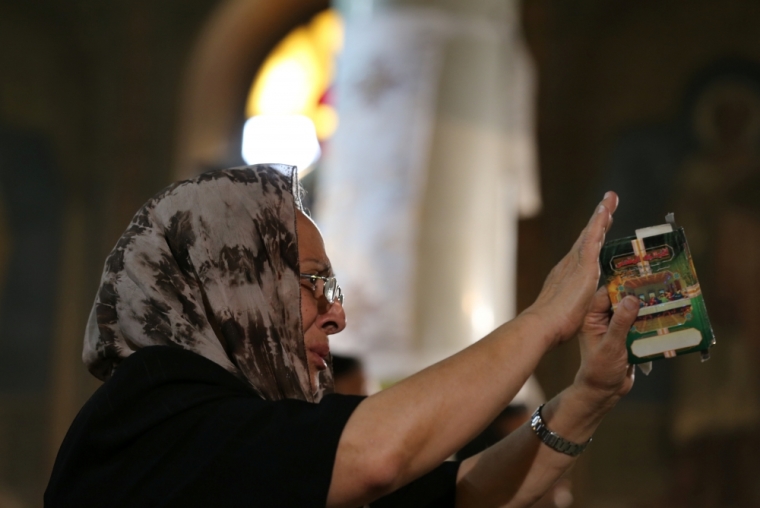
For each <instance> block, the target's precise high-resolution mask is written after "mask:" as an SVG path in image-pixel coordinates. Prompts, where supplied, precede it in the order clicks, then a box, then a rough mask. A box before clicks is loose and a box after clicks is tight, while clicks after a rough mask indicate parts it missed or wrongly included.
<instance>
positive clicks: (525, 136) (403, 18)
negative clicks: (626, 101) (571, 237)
mask: <svg viewBox="0 0 760 508" xmlns="http://www.w3.org/2000/svg"><path fill="white" fill-rule="evenodd" d="M338 7H339V8H341V10H342V12H343V15H344V17H345V21H346V40H345V49H344V53H343V55H342V60H341V62H340V70H339V76H338V82H337V107H338V113H339V116H340V126H339V128H338V131H337V133H336V135H335V137H334V138H333V141H332V142H331V145H330V147H329V148H328V153H327V156H326V160H325V163H324V165H323V167H322V169H321V174H320V180H319V184H320V186H319V190H318V196H319V202H318V205H317V210H316V218H317V221H318V223H319V224H320V226H321V227H322V229H323V233H324V235H325V240H326V243H327V250H328V254H329V255H330V257H331V258H332V261H333V265H334V267H335V269H336V273H337V275H338V276H339V280H340V281H341V284H342V285H343V287H344V289H345V293H346V311H347V314H348V321H349V325H348V328H347V329H346V331H344V332H343V333H342V334H341V335H339V336H336V337H335V338H334V339H333V347H334V350H335V351H338V352H341V351H342V352H348V353H353V354H359V355H361V356H362V357H363V358H364V359H365V362H366V363H367V365H368V368H369V370H370V373H371V374H373V375H375V376H376V377H379V378H380V379H381V380H393V379H398V378H400V377H403V376H406V375H408V374H410V373H412V372H414V371H416V370H418V369H420V368H421V367H424V366H425V365H427V364H429V363H431V362H433V361H436V360H439V359H441V358H443V357H445V356H448V355H450V354H452V353H454V352H456V351H458V350H460V349H462V348H463V347H465V346H467V345H468V344H470V343H471V342H472V341H474V340H477V339H478V338H480V337H482V336H483V335H485V334H486V333H488V332H489V331H490V330H491V329H493V327H495V326H497V325H498V324H500V323H501V322H504V321H505V320H507V319H509V318H511V317H512V316H513V315H514V308H515V279H516V277H515V253H516V248H515V247H516V245H515V244H516V238H517V231H516V228H517V217H518V214H519V213H520V212H521V211H523V212H528V213H531V212H535V211H536V210H537V207H538V204H539V201H538V190H537V189H538V187H537V177H536V171H535V156H534V140H533V132H532V131H533V129H532V72H531V67H530V62H529V61H528V59H527V53H526V52H525V50H524V47H523V46H522V42H521V39H520V35H519V33H518V24H517V2H516V1H515V0H507V1H504V0H499V1H497V0H457V1H449V2H446V3H443V2H436V3H421V2H415V3H412V2H404V1H394V2H391V1H388V0H385V1H377V0H349V1H348V2H346V3H339V4H338Z"/></svg>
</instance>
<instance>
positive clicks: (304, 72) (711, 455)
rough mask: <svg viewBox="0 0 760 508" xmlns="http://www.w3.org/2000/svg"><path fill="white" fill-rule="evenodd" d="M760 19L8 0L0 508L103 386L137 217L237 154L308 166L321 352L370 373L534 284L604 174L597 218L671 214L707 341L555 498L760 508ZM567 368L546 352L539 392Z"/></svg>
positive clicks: (31, 478)
mask: <svg viewBox="0 0 760 508" xmlns="http://www.w3.org/2000/svg"><path fill="white" fill-rule="evenodd" d="M759 26H760V3H758V2H756V1H754V0H692V1H690V2H682V1H680V0H638V1H635V2H634V1H622V2H604V1H601V0H577V1H575V2H561V1H559V0H522V1H519V0H438V1H432V0H334V1H333V2H332V3H331V2H329V1H328V0H278V1H277V2H273V1H271V0H161V1H149V0H98V1H95V0H77V1H62V0H24V1H14V0H0V291H1V293H0V508H6V507H7V508H11V507H12V508H16V507H38V506H41V505H42V502H41V498H42V492H43V491H44V488H45V485H46V482H47V478H48V475H49V472H50V470H51V467H52V463H53V460H54V458H55V454H56V451H57V448H58V446H59V445H60V442H61V441H62V439H63V437H64V435H65V433H66V430H67V428H68V425H69V424H70V422H71V421H72V419H73V418H74V416H75V415H76V413H77V411H78V410H79V408H80V407H81V405H82V404H83V403H84V401H85V400H87V398H88V397H89V395H90V394H91V393H92V392H93V390H95V389H96V388H97V386H98V382H97V381H96V380H95V379H94V378H93V377H91V376H90V375H89V374H88V373H87V372H86V369H85V368H84V367H83V365H82V363H81V360H80V355H81V345H82V336H83V332H84V326H85V323H86V320H87V316H88V313H89V310H90V306H91V304H92V301H93V299H94V295H95V290H96V288H97V285H98V280H99V277H100V273H101V269H102V266H103V261H104V259H105V256H106V254H107V253H108V252H109V251H110V249H111V248H112V246H113V245H114V243H115V241H116V239H117V238H118V237H119V236H120V235H121V232H122V231H123V230H124V229H125V228H126V226H127V224H128V222H129V220H130V218H131V217H132V215H133V214H134V212H135V211H136V210H137V208H138V207H139V206H140V205H141V204H142V203H143V202H145V201H146V200H147V199H148V198H149V197H150V196H151V195H153V194H154V193H155V192H157V191H158V190H160V189H161V188H162V187H164V186H166V185H167V184H169V183H170V182H172V181H174V180H177V179H181V178H185V177H190V176H193V175H195V174H198V173H199V172H201V171H204V170H207V169H213V168H219V167H229V166H235V165H241V164H244V163H246V162H247V163H256V162H287V163H289V164H293V165H297V166H298V167H299V170H300V175H301V180H302V182H303V184H304V186H305V187H306V189H307V191H308V194H307V203H308V206H309V208H310V209H311V210H312V213H313V214H314V216H315V218H316V220H317V222H318V223H319V225H320V227H321V228H322V230H323V231H324V234H325V237H326V243H327V248H328V253H329V254H330V256H331V258H332V260H333V264H334V266H335V269H336V272H337V276H338V278H339V280H340V281H341V285H342V286H343V287H344V291H345V293H346V295H347V297H346V307H347V309H346V310H347V313H348V314H349V323H350V324H349V328H348V329H347V330H346V331H345V332H344V333H343V334H341V335H340V336H336V337H335V338H334V340H333V349H334V350H335V351H337V352H339V353H341V354H345V355H349V356H352V357H355V358H358V359H360V360H361V362H362V365H363V366H364V368H365V370H366V376H367V378H368V379H369V384H368V385H369V386H377V387H382V386H387V385H389V384H391V383H393V382H396V381H398V380H399V379H402V378H403V377H405V376H407V375H409V374H411V373H413V372H414V371H416V370H418V369H419V368H422V367H424V366H425V365H428V364H430V363H431V362H433V361H436V360H438V359H440V358H442V357H444V356H446V355H449V354H451V353H452V352H454V351H457V350H458V349H461V348H462V347H465V346H466V345H467V344H469V343H471V342H472V341H473V340H477V338H479V337H481V336H482V335H484V334H485V333H488V332H489V331H490V330H491V329H493V328H494V327H495V326H497V325H498V324H500V323H501V322H503V321H504V320H506V319H509V318H511V317H513V316H514V315H515V313H517V312H519V311H521V310H522V309H524V308H526V307H527V306H528V305H530V303H531V302H532V300H533V299H534V298H535V296H536V295H537V294H538V291H539V290H540V288H541V284H542V281H543V278H544V277H545V275H546V274H547V273H548V271H549V269H550V268H551V267H552V266H553V264H554V263H556V262H557V261H558V260H559V259H560V258H561V256H562V255H563V254H564V253H565V252H566V251H567V250H568V249H569V247H570V246H571V245H572V242H573V241H574V239H575V237H576V236H577V233H578V232H579V231H580V229H581V228H582V227H583V225H584V224H585V222H586V220H587V217H588V215H589V214H590V212H591V211H592V210H593V207H594V205H595V204H596V203H597V202H598V201H599V199H601V196H602V194H603V192H604V191H606V190H607V189H614V190H616V191H617V192H618V194H619V195H620V197H621V206H620V209H619V211H618V213H617V215H616V221H615V225H614V228H613V231H612V232H611V233H610V235H608V237H618V236H626V235H629V234H632V233H633V230H634V229H636V228H639V227H644V226H650V225H655V224H660V223H662V222H663V221H664V215H665V214H666V213H667V212H675V214H676V220H677V221H678V222H679V223H681V224H682V225H683V226H684V227H685V229H686V232H687V234H688V237H689V241H690V244H691V246H692V251H693V255H694V260H695V264H696V267H697V270H698V272H699V275H700V280H701V282H702V287H703V290H704V295H705V299H706V302H707V307H708V310H709V312H710V317H711V319H712V324H713V327H714V329H715V334H716V337H717V340H718V345H717V346H716V347H715V348H714V350H713V354H712V359H711V360H710V361H709V362H706V363H704V364H703V363H700V360H699V358H698V355H690V356H684V357H678V358H676V359H674V360H668V361H664V362H657V363H655V365H654V371H653V372H652V374H651V375H650V376H648V377H644V376H642V375H639V376H638V377H637V382H636V386H635V387H634V388H633V391H632V393H631V394H630V395H629V396H628V397H627V398H626V399H625V400H624V401H623V402H621V403H620V404H619V405H618V407H617V408H616V409H615V410H614V411H613V412H612V413H611V414H610V415H609V416H608V417H607V419H606V420H605V422H604V424H603V425H602V427H601V428H600V429H599V431H598V433H597V435H596V436H595V438H594V443H593V444H592V445H591V446H590V447H589V449H588V450H587V451H586V452H585V454H584V455H583V456H582V457H581V458H580V460H579V461H578V463H577V465H576V466H575V468H574V469H573V470H572V472H571V474H570V475H569V477H568V478H566V479H564V480H563V485H564V487H563V490H562V492H561V494H562V495H559V494H557V495H555V496H554V497H552V498H551V499H547V500H545V502H546V503H547V505H546V506H559V507H567V506H576V507H590V508H602V507H605V508H627V507H687V506H688V507H745V506H746V507H750V506H760V486H758V485H759V484H758V482H757V481H756V477H757V476H758V475H759V474H760V460H758V457H759V456H760V454H759V452H760V440H759V439H758V436H757V429H758V423H759V418H760V403H759V401H758V378H757V375H758V374H757V372H758V368H757V367H758V365H759V362H760V312H758V300H760V296H758V292H757V291H755V290H754V289H755V288H754V282H760V268H758V267H757V260H758V259H760V200H759V199H758V198H759V197H760V196H759V194H760V38H758V37H757V27H759ZM578 362H579V354H578V352H577V345H576V344H575V343H573V342H571V343H569V344H567V345H565V346H563V347H561V348H559V349H557V350H555V351H552V352H550V353H549V354H548V355H547V356H546V357H545V358H544V360H543V361H542V363H541V364H540V366H539V368H538V370H537V372H536V379H537V381H538V384H540V386H541V387H542V389H543V392H544V393H545V394H546V396H548V397H551V396H553V395H554V394H556V393H558V392H559V391H560V390H561V389H562V388H564V387H565V386H567V385H568V384H569V383H571V382H572V379H573V376H574V373H575V370H576V369H577V366H578ZM362 382H364V381H362ZM362 386H364V385H362ZM536 390H537V391H538V392H540V390H539V389H536ZM534 398H535V397H534ZM527 400H533V399H530V398H528V399H527ZM532 403H533V402H530V404H532ZM526 404H527V403H526ZM528 409H529V410H530V411H532V409H533V407H530V408H528ZM504 417H505V418H508V419H509V418H512V419H513V417H514V413H509V414H506V413H505V415H504ZM510 421H512V420H510ZM509 425H511V423H510V424H509Z"/></svg>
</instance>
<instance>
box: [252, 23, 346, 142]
mask: <svg viewBox="0 0 760 508" xmlns="http://www.w3.org/2000/svg"><path fill="white" fill-rule="evenodd" d="M342 46H343V21H342V19H341V17H340V15H339V14H338V12H337V11H336V10H334V9H327V10H325V11H322V12H321V13H319V14H317V15H316V16H314V18H313V19H312V20H311V22H309V23H308V24H306V25H302V26H300V27H298V28H296V29H294V30H292V31H291V32H290V33H289V34H288V35H286V36H285V38H284V39H282V40H281V41H280V42H279V43H278V44H277V45H276V46H275V48H274V49H273V50H272V52H271V53H270V54H269V55H268V56H267V58H266V59H265V60H264V63H263V64H262V66H261V68H260V69H259V72H258V73H257V75H256V78H255V79H254V81H253V85H252V86H251V90H250V92H249V95H248V101H247V103H246V116H248V117H252V116H257V115H303V116H307V117H309V118H311V120H312V122H314V124H315V126H316V129H317V136H318V137H319V139H320V140H326V139H328V138H329V137H330V136H332V134H333V133H334V132H335V129H336V127H337V125H338V121H337V113H336V112H335V110H334V109H333V108H332V107H331V106H330V105H329V104H325V103H324V100H325V99H324V98H325V93H326V92H327V91H328V89H329V88H330V86H331V84H332V82H333V78H334V76H335V59H336V56H337V54H338V53H339V52H340V50H341V48H342Z"/></svg>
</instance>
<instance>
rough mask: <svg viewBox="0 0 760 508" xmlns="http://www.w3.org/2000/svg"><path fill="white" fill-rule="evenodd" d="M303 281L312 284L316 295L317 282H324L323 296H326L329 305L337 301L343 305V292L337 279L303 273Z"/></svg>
mask: <svg viewBox="0 0 760 508" xmlns="http://www.w3.org/2000/svg"><path fill="white" fill-rule="evenodd" d="M301 278H302V279H308V280H309V282H311V285H312V288H311V290H312V291H314V294H316V293H317V282H318V281H320V280H321V281H322V294H323V295H325V299H326V300H327V302H328V303H334V302H335V301H336V300H337V301H338V302H339V303H340V304H341V305H343V290H341V289H340V286H339V285H338V281H337V280H336V279H335V277H322V276H321V275H312V274H310V273H302V274H301Z"/></svg>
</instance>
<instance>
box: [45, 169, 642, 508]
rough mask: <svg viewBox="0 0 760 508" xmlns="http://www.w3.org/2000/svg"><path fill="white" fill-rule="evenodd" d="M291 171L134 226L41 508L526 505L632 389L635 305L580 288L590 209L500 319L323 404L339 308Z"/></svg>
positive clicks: (183, 190)
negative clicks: (630, 342)
mask: <svg viewBox="0 0 760 508" xmlns="http://www.w3.org/2000/svg"><path fill="white" fill-rule="evenodd" d="M294 170H295V168H292V167H288V166H282V165H256V166H251V167H247V168H242V169H234V170H224V171H212V172H208V173H204V174H202V175H200V176H198V177H196V178H194V179H191V180H187V181H184V182H179V183H175V184H173V185H171V186H170V187H168V188H167V189H165V190H164V191H162V192H160V193H159V194H157V195H156V196H155V197H154V198H153V199H151V200H150V201H148V203H146V204H145V205H144V206H143V207H142V208H141V209H140V210H139V211H138V212H137V214H136V215H135V217H134V218H133V220H132V222H131V223H130V225H129V227H128V228H127V230H126V232H125V233H124V235H123V236H122V237H121V239H120V240H119V241H118V243H117V245H116V247H115V248H114V249H113V251H112V252H111V254H110V255H109V256H108V258H107V260H106V263H105V268H104V272H103V276H102V279H101V285H100V289H99V291H98V294H97V297H96V301H95V304H94V306H93V309H92V312H91V316H90V321H89V323H88V326H87V330H86V333H85V344H84V352H83V358H84V361H85V363H86V365H87V367H88V368H89V370H90V372H92V373H93V374H94V375H95V376H97V377H98V378H100V379H102V380H104V381H105V382H104V384H103V385H102V386H101V387H100V388H99V389H98V390H97V391H96V393H95V394H94V395H93V396H92V398H91V399H90V400H89V401H88V402H87V403H86V404H85V406H84V407H83V408H82V410H81V411H80V413H79V415H78V416H77V417H76V419H75V421H74V422H73V424H72V426H71V428H70V430H69V432H68V434H67V436H66V438H65V440H64V442H63V444H62V446H61V449H60V451H59V454H58V457H57V459H56V463H55V466H54V469H53V472H52V475H51V478H50V482H49V484H48V489H47V491H46V493H45V505H46V506H48V507H68V506H72V507H73V506H76V507H87V506H109V507H115V506H141V507H147V506H162V507H173V506H177V507H179V506H182V507H191V506H220V507H221V506H224V507H232V506H250V505H251V504H253V505H256V506H299V507H303V506H329V507H357V506H362V505H367V504H369V505H370V506H375V507H376V506H394V507H403V506H415V507H421V506H428V507H433V506H440V507H444V506H446V507H452V506H457V507H469V506H477V507H485V506H530V505H532V504H534V503H535V502H536V501H538V500H539V499H540V498H541V497H542V496H543V495H544V494H545V492H547V490H548V489H550V488H551V486H552V485H554V484H555V482H556V481H557V480H558V479H559V478H561V477H562V475H563V474H564V473H565V471H566V470H567V469H568V468H569V467H570V466H571V465H572V464H573V463H574V460H575V457H577V455H578V454H579V453H581V452H582V451H583V449H584V448H585V446H586V445H587V444H588V442H589V441H590V439H591V436H592V435H593V433H594V431H595V429H596V428H597V426H598V425H599V424H600V422H601V420H602V418H603V417H604V415H605V414H606V413H607V412H609V411H610V410H611V409H612V408H613V407H614V406H615V404H616V403H617V401H618V400H619V399H620V398H621V397H622V396H624V395H625V394H626V393H628V391H629V390H630V389H631V387H632V384H633V370H632V368H631V366H630V365H628V362H627V353H626V348H625V336H626V333H627V330H628V329H629V328H630V326H631V324H632V323H633V321H634V320H635V318H636V315H637V313H638V308H639V306H638V303H637V301H636V299H635V298H632V297H629V298H626V299H625V300H623V302H622V304H621V305H620V306H619V307H618V310H617V312H616V313H615V314H614V315H612V316H611V315H610V310H609V309H610V302H609V298H608V297H607V293H606V291H605V290H604V289H601V290H599V291H597V284H598V279H599V264H598V256H599V250H600V247H601V245H602V243H603V241H604V235H605V232H606V231H607V229H608V228H609V226H610V224H611V221H612V213H613V212H614V211H615V209H616V208H617V196H616V195H615V194H614V193H607V194H606V195H605V197H604V199H603V200H602V202H601V203H600V204H599V206H598V207H597V209H596V210H595V211H594V213H593V215H592V217H591V219H590V221H589V223H588V225H587V226H586V228H585V229H584V230H583V232H582V233H581V235H580V237H579V239H578V241H577V242H576V243H575V245H574V246H573V248H572V249H571V251H570V252H569V253H568V255H567V256H566V257H565V258H563V259H562V260H561V261H560V262H559V264H557V266H556V267H555V268H554V269H553V270H552V271H551V273H550V274H549V276H548V278H547V280H546V283H545V285H544V288H543V289H542V291H541V293H540V295H539V297H538V298H537V300H536V301H535V302H534V304H533V305H531V306H530V307H529V308H528V309H527V310H525V311H524V312H523V313H522V314H520V315H519V316H518V317H517V318H515V319H514V320H512V321H510V322H508V323H505V324H503V325H502V326H500V327H498V328H497V329H496V330H494V331H493V332H492V333H490V334H489V335H488V336H486V337H485V338H483V339H481V340H480V341H478V342H477V343H475V344H473V345H472V346H470V347H468V348H466V349H464V350H463V351H461V352H459V353H457V354H456V355H454V356H452V357H450V358H448V359H446V360H444V361H442V362H440V363H437V364H435V365H433V366H431V367H429V368H427V369H425V370H423V371H421V372H419V373H418V374H416V375H414V376H411V377H409V378H407V379H405V380H403V381H401V382H399V383H398V384H396V385H394V386H393V387H391V388H388V389H386V390H383V391H381V392H379V393H377V394H375V395H373V396H370V397H359V396H348V395H338V394H333V393H331V392H332V390H333V387H332V373H331V372H330V370H329V368H328V360H329V336H330V335H332V334H335V333H338V332H340V331H341V330H342V329H343V328H344V327H345V323H346V321H345V319H346V317H345V314H344V312H343V306H342V301H343V295H342V294H341V290H340V287H339V286H338V285H337V282H336V279H335V277H334V274H333V270H332V267H331V266H330V260H329V258H328V257H327V254H326V253H325V251H324V244H323V242H322V238H321V235H320V233H319V230H318V229H317V228H316V226H315V225H314V223H313V222H312V221H311V220H310V219H309V218H308V217H307V216H306V215H305V214H304V213H303V211H302V209H301V206H300V199H299V196H300V191H299V188H298V185H297V180H296V177H295V173H294ZM392 275H393V274H387V273H378V274H377V279H376V281H377V284H382V283H383V280H384V279H385V278H386V277H390V276H392ZM388 326H394V324H393V323H389V324H388ZM576 334H577V336H578V338H579V343H580V347H581V358H582V360H581V365H580V368H579V370H578V373H577V375H576V378H575V381H574V383H573V384H572V385H571V386H569V387H568V388H566V389H565V390H564V391H563V392H562V393H560V394H559V395H557V396H556V397H554V398H553V399H551V400H550V401H548V402H547V403H546V404H545V405H542V406H540V407H539V408H538V409H537V410H536V411H535V412H534V413H533V417H532V419H531V422H529V423H525V424H523V425H521V426H520V427H518V428H517V429H516V430H513V431H512V432H510V433H509V435H508V436H507V437H506V438H504V439H502V440H501V441H499V442H498V443H497V444H495V445H494V446H491V447H489V448H488V449H487V450H485V451H483V452H481V453H478V454H476V455H474V456H472V457H470V458H467V459H465V460H463V461H462V462H456V461H452V462H447V461H446V459H447V458H448V457H450V456H451V455H452V454H454V453H455V452H456V451H457V450H459V449H461V448H462V447H463V446H464V445H465V444H466V443H467V442H468V441H470V440H471V439H472V438H473V437H475V436H476V435H478V434H479V433H480V432H481V431H482V430H483V429H484V428H485V427H486V426H487V425H488V423H489V422H491V421H493V420H494V418H495V417H496V416H497V415H498V414H499V413H501V412H502V411H503V410H504V408H505V407H506V406H507V405H508V403H509V402H510V401H511V400H512V399H513V398H514V397H515V395H516V394H517V392H518V391H519V389H520V387H521V386H523V384H524V383H525V382H526V380H527V379H528V377H529V376H530V374H531V373H532V372H533V370H534V369H535V367H536V365H537V364H538V362H539V360H540V359H541V358H542V356H543V355H544V354H545V353H546V352H547V351H549V350H551V349H553V348H554V347H556V346H558V345H560V344H561V343H563V342H566V341H567V340H569V339H571V338H572V337H574V336H576Z"/></svg>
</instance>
